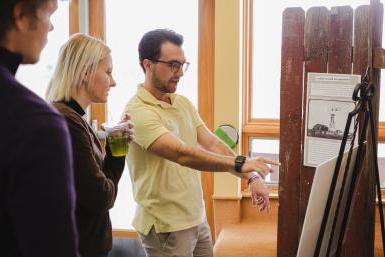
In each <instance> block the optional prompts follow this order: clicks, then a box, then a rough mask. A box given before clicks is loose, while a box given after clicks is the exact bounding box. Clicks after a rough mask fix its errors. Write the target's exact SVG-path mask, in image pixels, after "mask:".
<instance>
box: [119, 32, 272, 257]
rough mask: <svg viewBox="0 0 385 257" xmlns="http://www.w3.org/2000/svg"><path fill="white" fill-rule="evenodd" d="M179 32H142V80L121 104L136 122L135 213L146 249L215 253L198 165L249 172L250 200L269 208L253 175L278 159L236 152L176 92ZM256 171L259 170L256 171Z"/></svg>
mask: <svg viewBox="0 0 385 257" xmlns="http://www.w3.org/2000/svg"><path fill="white" fill-rule="evenodd" d="M182 44H183V37H182V36H181V35H179V34H177V33H175V32H174V31H171V30H165V29H158V30H153V31H150V32H147V33H146V34H145V35H144V36H143V37H142V39H141V41H140V43H139V59H140V65H141V66H142V69H143V71H144V73H145V81H144V83H143V84H140V85H139V86H138V91H137V93H136V95H135V96H134V97H133V98H132V99H131V100H130V101H129V103H128V104H127V106H126V108H125V112H127V113H129V114H130V115H131V117H132V121H133V122H134V124H135V132H136V133H135V142H134V143H132V144H131V146H130V150H129V153H128V155H127V165H128V166H129V169H130V175H131V181H132V185H133V191H134V198H135V201H136V202H137V204H138V205H137V209H136V213H135V218H134V221H133V226H134V228H135V229H136V230H137V231H138V233H139V235H140V238H141V240H142V245H143V247H144V249H145V251H146V254H147V256H148V257H158V256H175V257H179V256H180V257H181V256H207V257H211V256H213V248H212V242H211V236H210V228H209V226H208V224H207V222H206V214H205V208H204V202H203V197H202V188H201V179H200V172H199V170H210V171H216V172H230V173H232V174H234V175H236V176H238V177H241V178H245V179H247V180H248V184H249V188H250V191H251V193H252V196H253V197H252V199H253V204H254V205H255V206H259V207H260V209H261V210H264V209H267V210H269V208H270V205H269V194H268V191H267V189H266V187H265V186H264V185H263V183H262V182H261V181H260V179H259V177H260V176H264V175H266V174H267V173H268V172H271V168H270V166H269V165H267V164H273V165H278V162H276V161H273V160H269V159H265V158H261V157H257V158H254V159H247V158H245V157H243V156H235V154H234V152H232V151H231V150H230V148H229V147H227V146H226V145H225V144H224V143H222V142H221V141H220V140H219V139H217V138H216V137H215V136H214V135H213V134H212V133H211V132H210V131H209V130H208V129H207V127H206V126H205V124H204V122H203V121H202V119H201V118H200V116H199V114H198V113H197V111H196V110H195V108H194V106H193V105H192V104H191V102H190V101H189V100H188V99H187V98H185V97H183V96H181V95H177V94H174V93H175V91H176V89H177V85H178V82H179V79H180V78H181V77H182V76H183V74H184V72H185V71H186V70H187V68H188V62H186V59H185V56H184V53H183V50H182V48H181V46H182ZM255 171H257V172H258V173H259V175H258V173H257V172H255Z"/></svg>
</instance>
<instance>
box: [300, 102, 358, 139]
mask: <svg viewBox="0 0 385 257" xmlns="http://www.w3.org/2000/svg"><path fill="white" fill-rule="evenodd" d="M354 107H355V105H354V103H353V102H342V101H341V102H336V101H327V100H316V99H312V100H310V101H309V119H308V121H307V135H308V136H309V137H318V138H327V139H337V140H342V136H343V134H344V129H345V124H346V119H347V114H348V113H349V112H350V111H351V110H353V109H354ZM353 131H354V127H353V126H352V127H351V128H350V131H349V135H348V139H351V138H352V135H353Z"/></svg>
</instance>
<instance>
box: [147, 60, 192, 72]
mask: <svg viewBox="0 0 385 257" xmlns="http://www.w3.org/2000/svg"><path fill="white" fill-rule="evenodd" d="M152 62H160V63H164V64H167V66H168V67H170V69H171V71H172V72H174V73H175V72H178V71H180V69H182V70H183V72H186V71H187V70H188V66H189V65H190V63H189V62H184V63H180V62H178V61H169V62H166V61H162V60H152Z"/></svg>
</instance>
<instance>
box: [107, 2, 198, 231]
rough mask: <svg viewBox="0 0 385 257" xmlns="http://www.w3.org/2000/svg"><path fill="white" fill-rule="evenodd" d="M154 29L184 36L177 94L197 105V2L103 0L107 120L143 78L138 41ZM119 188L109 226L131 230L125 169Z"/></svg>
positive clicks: (113, 118)
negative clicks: (109, 85) (109, 84)
mask: <svg viewBox="0 0 385 257" xmlns="http://www.w3.org/2000/svg"><path fill="white" fill-rule="evenodd" d="M170 6H172V11H170V10H171V9H170ZM144 14H145V18H144ZM157 28H169V29H172V30H174V31H176V32H178V33H180V34H182V35H183V37H184V44H183V49H184V52H185V56H186V59H187V61H189V62H190V63H191V64H190V66H189V70H188V71H187V72H186V73H185V75H184V77H183V79H182V80H181V81H180V82H179V85H178V90H177V93H179V94H182V95H185V96H187V97H188V98H189V99H190V100H191V101H192V102H193V104H195V106H197V103H198V100H197V99H198V91H197V89H198V85H197V83H198V82H197V81H198V76H197V65H198V40H197V39H198V1H197V0H196V1H180V0H164V1H157V0H143V1H126V0H115V1H106V42H107V45H108V46H109V47H110V48H111V49H112V59H113V65H114V71H113V75H114V77H115V80H116V83H117V86H116V87H115V88H113V89H112V90H111V91H110V95H109V102H108V106H107V108H108V111H107V112H108V120H109V121H118V120H119V118H120V116H121V114H122V111H123V109H124V107H125V104H126V103H127V102H128V100H129V99H130V98H131V97H132V96H133V95H134V94H135V92H136V88H137V85H138V84H139V83H142V82H143V81H144V74H143V71H142V69H141V67H140V65H139V61H138V60H139V57H138V51H137V49H138V44H139V41H140V38H141V37H142V36H143V34H144V33H145V32H147V31H149V30H152V29H157ZM118 190H119V191H118V197H117V200H116V203H115V207H114V208H113V209H112V210H111V212H110V213H111V219H112V226H113V228H114V229H132V226H131V221H132V218H133V216H134V210H135V202H134V200H133V196H132V189H131V182H130V178H129V172H128V170H125V171H124V172H123V176H122V178H121V180H120V184H119V189H118Z"/></svg>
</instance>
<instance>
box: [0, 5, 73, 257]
mask: <svg viewBox="0 0 385 257" xmlns="http://www.w3.org/2000/svg"><path fill="white" fill-rule="evenodd" d="M56 9H57V0H1V1H0V119H1V121H0V135H1V142H0V249H1V254H0V255H1V256H2V257H36V256H39V257H52V256H55V257H77V256H79V255H78V252H77V232H76V224H75V215H74V214H75V213H74V210H75V191H74V182H73V170H72V152H71V142H70V137H69V133H68V128H67V125H66V123H65V121H64V119H63V117H62V115H60V114H59V113H58V112H57V111H56V110H55V109H54V108H52V107H51V106H50V105H49V104H47V103H46V102H45V101H44V100H43V99H41V98H40V97H38V96H37V95H36V94H34V93H33V92H32V91H30V90H29V89H27V88H26V87H24V86H23V85H21V84H20V83H19V82H18V81H17V80H16V79H15V73H16V71H17V69H18V67H19V65H20V64H33V63H36V62H37V61H38V60H39V57H40V52H41V51H42V49H43V48H44V46H45V44H46V42H47V34H48V32H49V31H51V30H52V29H53V27H52V24H51V22H50V16H51V14H52V13H53V12H54V11H55V10H56Z"/></svg>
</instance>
